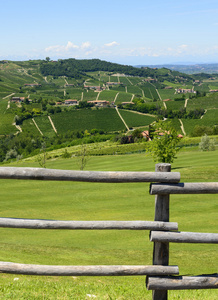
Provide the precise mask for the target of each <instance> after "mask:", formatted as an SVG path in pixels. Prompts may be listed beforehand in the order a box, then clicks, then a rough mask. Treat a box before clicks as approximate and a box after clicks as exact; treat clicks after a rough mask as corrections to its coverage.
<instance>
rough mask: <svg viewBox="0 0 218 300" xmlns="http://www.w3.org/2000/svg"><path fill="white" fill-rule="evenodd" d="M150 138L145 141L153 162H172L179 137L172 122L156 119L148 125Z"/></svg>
mask: <svg viewBox="0 0 218 300" xmlns="http://www.w3.org/2000/svg"><path fill="white" fill-rule="evenodd" d="M150 130H151V132H152V137H151V138H152V140H151V141H149V142H147V147H146V151H147V152H148V153H149V154H150V155H151V156H152V157H153V160H154V161H155V162H163V163H172V162H173V161H174V159H175V158H176V153H177V152H178V151H179V148H178V147H177V144H178V143H179V140H180V139H179V138H178V134H177V132H176V130H175V129H174V128H173V126H172V124H171V123H170V122H167V121H158V122H156V123H155V124H154V125H152V126H150Z"/></svg>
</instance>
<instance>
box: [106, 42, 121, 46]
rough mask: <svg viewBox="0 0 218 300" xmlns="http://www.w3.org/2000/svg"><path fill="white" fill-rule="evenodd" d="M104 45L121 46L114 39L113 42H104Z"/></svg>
mask: <svg viewBox="0 0 218 300" xmlns="http://www.w3.org/2000/svg"><path fill="white" fill-rule="evenodd" d="M104 46H106V47H113V46H119V43H117V42H115V41H114V42H111V43H108V44H104Z"/></svg>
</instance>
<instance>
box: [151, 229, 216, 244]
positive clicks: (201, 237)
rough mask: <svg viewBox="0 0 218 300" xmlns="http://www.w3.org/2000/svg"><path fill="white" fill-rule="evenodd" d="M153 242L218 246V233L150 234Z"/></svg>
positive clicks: (155, 232)
mask: <svg viewBox="0 0 218 300" xmlns="http://www.w3.org/2000/svg"><path fill="white" fill-rule="evenodd" d="M150 241H151V242H162V243H166V242H170V243H205V244H218V233H200V232H161V231H152V232H151V233H150Z"/></svg>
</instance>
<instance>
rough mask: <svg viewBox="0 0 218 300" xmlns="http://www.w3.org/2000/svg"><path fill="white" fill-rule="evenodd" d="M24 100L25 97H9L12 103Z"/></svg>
mask: <svg viewBox="0 0 218 300" xmlns="http://www.w3.org/2000/svg"><path fill="white" fill-rule="evenodd" d="M24 100H25V97H11V100H10V101H11V102H14V103H21V102H24Z"/></svg>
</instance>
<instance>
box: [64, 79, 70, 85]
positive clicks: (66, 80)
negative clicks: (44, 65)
mask: <svg viewBox="0 0 218 300" xmlns="http://www.w3.org/2000/svg"><path fill="white" fill-rule="evenodd" d="M64 81H65V82H66V84H67V85H68V84H69V83H68V82H67V79H66V78H65V77H64Z"/></svg>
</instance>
